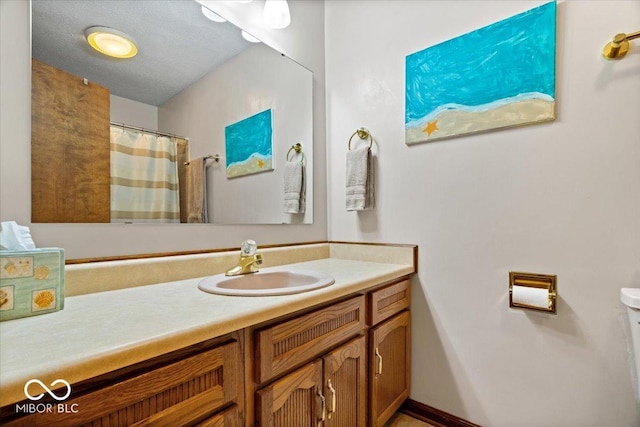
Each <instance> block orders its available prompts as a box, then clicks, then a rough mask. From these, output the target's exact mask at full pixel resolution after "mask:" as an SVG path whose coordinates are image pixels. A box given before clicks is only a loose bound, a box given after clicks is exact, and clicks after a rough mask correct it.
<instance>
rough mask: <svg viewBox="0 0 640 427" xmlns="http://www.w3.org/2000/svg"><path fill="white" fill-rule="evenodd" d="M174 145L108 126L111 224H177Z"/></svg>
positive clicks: (176, 176) (157, 137)
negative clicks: (109, 129) (109, 128)
mask: <svg viewBox="0 0 640 427" xmlns="http://www.w3.org/2000/svg"><path fill="white" fill-rule="evenodd" d="M177 165H178V162H177V148H176V143H175V141H172V139H171V138H167V137H164V136H156V135H152V134H148V133H143V132H139V131H136V130H129V129H127V128H122V127H117V126H111V222H180V200H179V195H178V194H179V190H178V166H177Z"/></svg>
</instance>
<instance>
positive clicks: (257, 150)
mask: <svg viewBox="0 0 640 427" xmlns="http://www.w3.org/2000/svg"><path fill="white" fill-rule="evenodd" d="M224 137H225V150H226V156H225V157H226V164H227V177H228V178H234V177H238V176H243V175H250V174H254V173H260V172H266V171H271V170H273V161H272V160H273V128H272V117H271V109H269V110H265V111H262V112H260V113H257V114H254V115H253V116H251V117H247V118H246V119H243V120H240V121H239V122H236V123H233V124H231V125H229V126H227V127H225V129H224Z"/></svg>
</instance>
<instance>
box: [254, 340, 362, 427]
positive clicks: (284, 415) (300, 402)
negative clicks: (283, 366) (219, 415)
mask: <svg viewBox="0 0 640 427" xmlns="http://www.w3.org/2000/svg"><path fill="white" fill-rule="evenodd" d="M366 354H367V351H366V339H365V337H364V336H361V337H359V338H356V339H354V340H352V341H350V342H348V343H346V344H344V345H342V346H340V347H338V348H337V349H335V350H333V351H331V352H330V353H328V354H327V355H325V356H323V357H322V358H321V359H316V360H314V361H313V362H311V363H308V364H306V365H304V366H303V367H302V368H299V369H297V370H295V371H294V372H292V373H290V374H287V375H285V376H284V377H283V378H281V379H279V380H277V381H275V382H273V383H272V384H269V385H268V386H265V387H263V388H262V389H260V390H258V391H257V392H256V425H258V426H263V427H290V426H296V427H298V426H300V427H305V426H309V427H317V426H327V427H329V426H330V427H352V426H364V425H366V415H367V413H366V411H367V378H366Z"/></svg>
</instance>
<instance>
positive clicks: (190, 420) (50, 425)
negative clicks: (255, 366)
mask: <svg viewBox="0 0 640 427" xmlns="http://www.w3.org/2000/svg"><path fill="white" fill-rule="evenodd" d="M240 361H241V353H240V349H239V345H238V342H237V341H232V342H229V343H227V344H224V345H220V346H218V347H215V348H213V349H208V350H205V351H202V352H199V353H198V354H195V355H192V356H189V357H186V358H184V359H181V360H178V361H174V362H172V363H168V364H164V365H163V366H160V367H156V368H153V369H150V370H148V371H147V372H144V373H141V374H136V375H133V376H130V377H128V378H126V379H121V380H117V381H113V382H111V383H108V384H106V385H100V386H99V387H98V388H97V389H96V390H94V391H90V392H87V393H83V394H81V395H79V396H78V397H74V398H72V399H69V400H68V401H67V402H66V403H67V405H76V406H75V408H76V411H74V412H72V411H69V412H66V413H65V412H63V413H60V412H59V411H54V410H52V411H45V412H42V413H36V414H33V415H29V416H25V417H22V418H18V419H17V420H14V421H10V422H7V423H3V425H6V426H47V427H55V426H60V427H70V426H87V427H89V426H113V427H115V426H121V427H131V426H136V427H139V426H157V427H161V426H167V427H175V426H185V425H189V426H192V425H201V426H216V427H218V426H220V427H235V426H238V425H240V420H239V417H238V411H237V405H236V402H237V400H238V396H239V395H240V394H241V385H242V372H241V364H240Z"/></svg>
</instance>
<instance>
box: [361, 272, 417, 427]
mask: <svg viewBox="0 0 640 427" xmlns="http://www.w3.org/2000/svg"><path fill="white" fill-rule="evenodd" d="M410 289H411V284H410V282H409V281H408V280H404V281H401V282H399V283H396V284H392V285H390V286H387V287H385V288H382V289H379V290H376V291H373V292H371V293H370V294H369V310H370V315H369V318H370V319H371V320H370V324H371V326H372V328H371V329H370V331H369V390H370V423H369V425H371V426H373V427H378V426H383V425H384V424H385V423H386V422H387V421H388V420H389V418H391V416H392V415H393V414H394V413H395V412H396V411H397V410H398V408H400V406H401V405H402V403H403V402H404V401H405V400H406V399H407V398H408V397H409V391H410V390H409V389H410V381H411V375H410V371H411V316H410V313H409V311H408V309H409V306H410V303H411V301H410Z"/></svg>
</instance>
